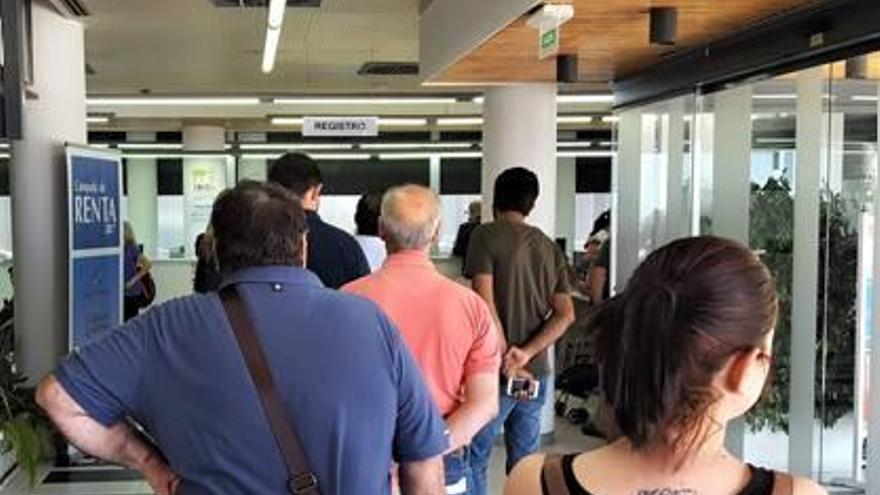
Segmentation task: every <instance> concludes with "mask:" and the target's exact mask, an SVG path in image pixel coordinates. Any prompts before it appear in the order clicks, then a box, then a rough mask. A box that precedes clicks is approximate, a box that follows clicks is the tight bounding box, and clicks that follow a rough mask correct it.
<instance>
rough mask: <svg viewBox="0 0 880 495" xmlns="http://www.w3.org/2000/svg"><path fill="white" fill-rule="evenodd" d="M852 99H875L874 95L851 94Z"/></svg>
mask: <svg viewBox="0 0 880 495" xmlns="http://www.w3.org/2000/svg"><path fill="white" fill-rule="evenodd" d="M852 99H853V101H877V97H876V96H874V95H853V97H852Z"/></svg>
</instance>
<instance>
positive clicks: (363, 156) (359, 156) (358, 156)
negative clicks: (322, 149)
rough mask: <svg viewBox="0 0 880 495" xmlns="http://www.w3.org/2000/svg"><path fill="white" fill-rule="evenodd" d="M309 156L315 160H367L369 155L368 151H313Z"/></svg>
mask: <svg viewBox="0 0 880 495" xmlns="http://www.w3.org/2000/svg"><path fill="white" fill-rule="evenodd" d="M309 156H311V157H312V158H314V159H315V160H369V159H370V157H371V155H370V154H369V153H347V154H343V153H323V154H322V153H315V154H314V155H309Z"/></svg>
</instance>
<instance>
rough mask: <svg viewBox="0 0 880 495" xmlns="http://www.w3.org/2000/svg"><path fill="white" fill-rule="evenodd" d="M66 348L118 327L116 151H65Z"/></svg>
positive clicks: (119, 183)
mask: <svg viewBox="0 0 880 495" xmlns="http://www.w3.org/2000/svg"><path fill="white" fill-rule="evenodd" d="M67 196H68V239H69V246H70V260H69V265H68V283H69V287H70V296H69V297H68V312H69V327H70V329H69V331H70V334H69V338H70V340H69V342H70V347H71V349H73V348H76V347H79V346H81V345H83V344H84V343H86V342H88V341H90V340H92V339H94V338H95V337H98V336H100V335H102V334H104V333H106V332H109V331H111V330H113V329H115V328H117V327H118V326H119V325H120V324H121V323H122V297H123V290H122V285H123V280H122V268H123V267H122V254H123V249H122V246H123V239H122V210H121V207H122V161H121V158H120V156H119V154H118V153H116V152H112V151H108V150H96V149H91V148H86V147H79V146H68V147H67Z"/></svg>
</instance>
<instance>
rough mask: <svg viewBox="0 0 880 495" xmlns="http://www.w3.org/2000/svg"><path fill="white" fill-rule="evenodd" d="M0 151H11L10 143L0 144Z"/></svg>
mask: <svg viewBox="0 0 880 495" xmlns="http://www.w3.org/2000/svg"><path fill="white" fill-rule="evenodd" d="M0 149H3V150H8V149H9V143H0Z"/></svg>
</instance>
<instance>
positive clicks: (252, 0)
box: [212, 0, 322, 9]
mask: <svg viewBox="0 0 880 495" xmlns="http://www.w3.org/2000/svg"><path fill="white" fill-rule="evenodd" d="M212 1H213V2H214V5H215V6H217V7H223V8H226V7H236V8H245V9H247V8H251V9H253V8H264V7H267V6H268V5H269V0H212ZM321 1H322V0H287V6H288V7H320V6H321Z"/></svg>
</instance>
